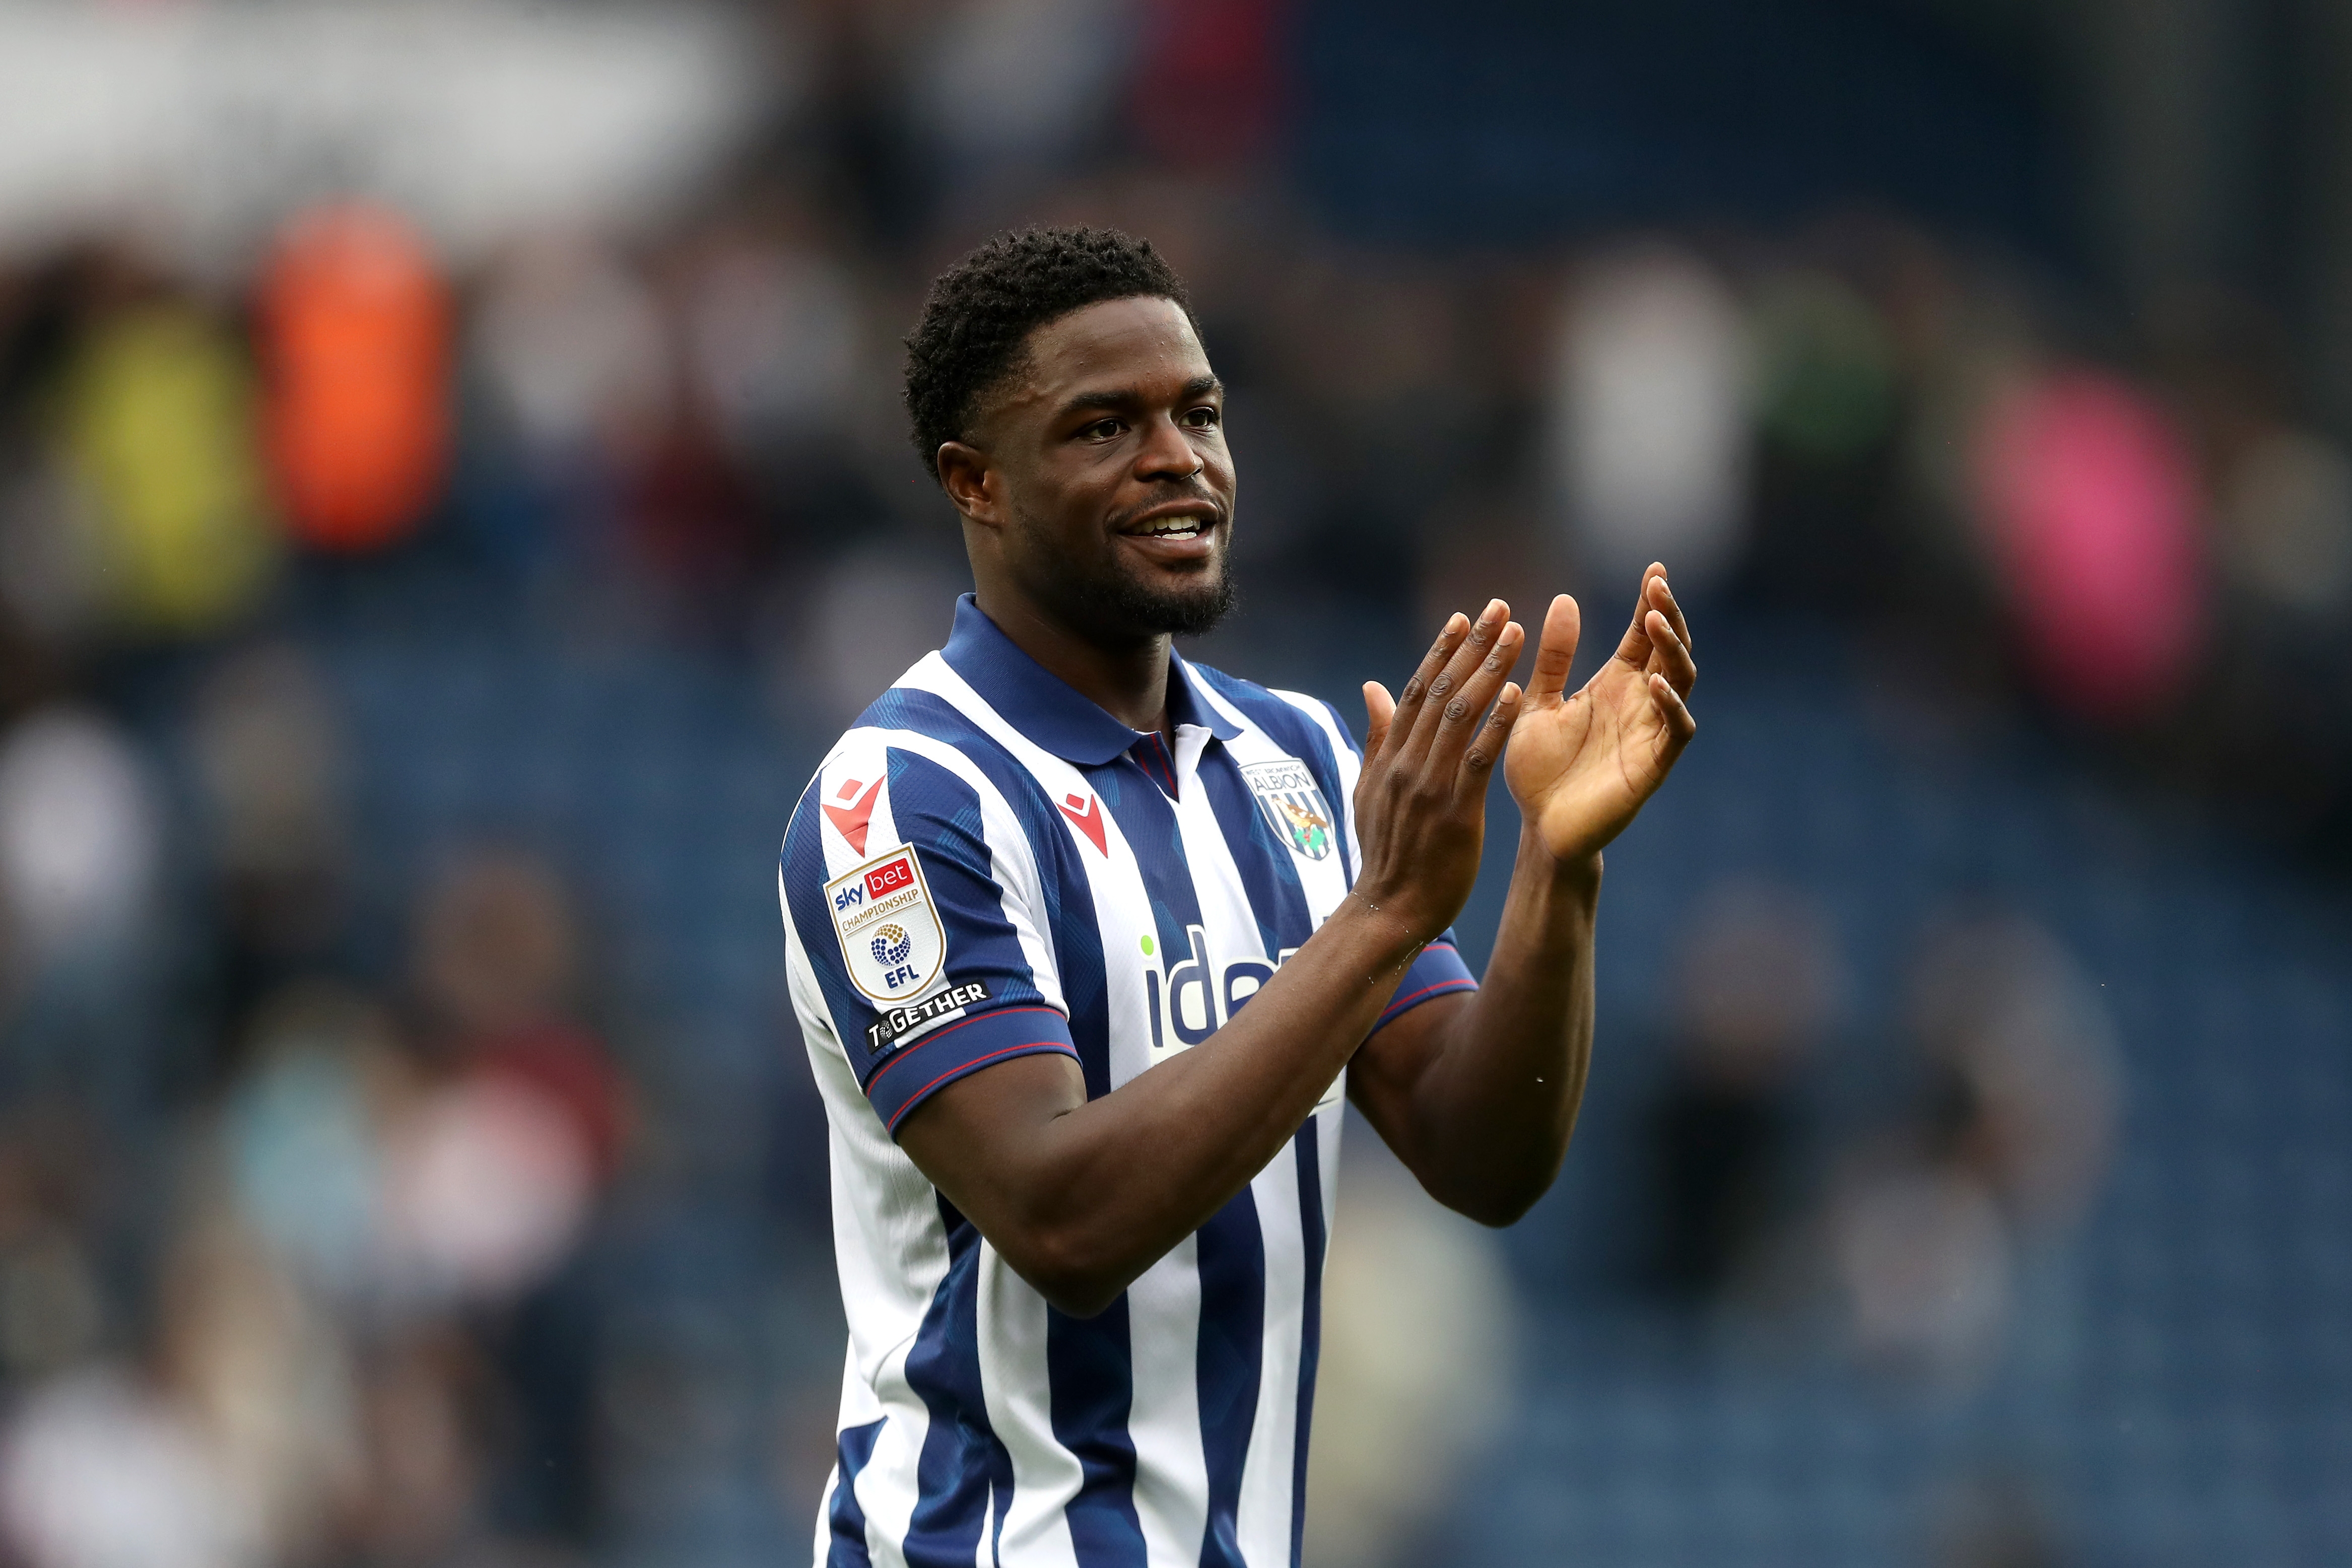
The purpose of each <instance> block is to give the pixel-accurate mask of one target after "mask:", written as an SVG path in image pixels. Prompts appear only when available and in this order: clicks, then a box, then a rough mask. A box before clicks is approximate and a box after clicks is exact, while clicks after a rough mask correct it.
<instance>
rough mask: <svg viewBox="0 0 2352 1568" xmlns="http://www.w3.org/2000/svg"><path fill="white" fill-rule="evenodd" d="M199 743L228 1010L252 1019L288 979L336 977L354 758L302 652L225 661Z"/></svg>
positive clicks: (206, 698) (347, 892)
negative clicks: (261, 1001) (250, 1012)
mask: <svg viewBox="0 0 2352 1568" xmlns="http://www.w3.org/2000/svg"><path fill="white" fill-rule="evenodd" d="M190 738H191V741H192V749H193V750H194V755H195V764H196V774H197V778H198V780H199V782H200V783H201V785H202V788H203V797H204V807H205V827H206V829H207V831H208V838H209V841H210V844H209V847H210V850H211V859H212V868H211V869H212V873H213V875H214V876H215V879H216V883H215V889H216V896H217V898H218V900H219V904H218V909H219V916H220V917H219V920H218V922H217V925H216V927H215V929H217V931H218V932H219V936H220V942H219V947H220V953H219V958H218V963H219V966H220V974H219V977H218V979H217V982H216V983H217V985H218V987H219V992H220V994H219V998H218V1006H219V1009H220V1013H221V1017H222V1018H223V1019H224V1020H233V1019H243V1018H244V1017H245V1016H246V1014H247V1010H248V1009H250V1008H251V1007H252V1006H253V1005H254V1004H255V1003H256V1002H257V1001H258V1000H259V999H260V998H262V997H263V996H264V995H266V994H268V992H270V991H273V990H275V989H276V988H278V986H280V985H282V984H285V983H286V982H288V981H290V980H294V979H297V978H300V977H303V976H305V975H314V974H318V973H320V972H324V971H331V970H332V969H333V968H334V967H335V966H336V963H337V961H338V959H339V957H340V956H341V955H340V951H339V949H340V946H341V939H342V936H343V935H344V927H345V923H346V920H347V917H348V913H349V906H350V901H351V887H350V882H351V865H350V856H351V851H352V846H351V841H350V829H349V825H348V823H347V822H346V821H345V812H346V810H347V809H348V802H347V800H346V791H347V789H348V787H349V779H348V776H347V775H348V763H347V759H346V758H345V755H344V743H343V737H342V733H341V725H340V723H339V721H338V715H337V714H336V712H335V710H334V706H333V701H332V698H331V696H330V695H329V693H328V691H327V688H326V686H325V684H324V683H323V682H322V681H321V680H320V677H319V675H318V673H317V672H316V671H315V670H314V669H313V668H312V667H311V665H310V662H309V660H308V659H307V658H306V657H305V656H304V654H303V653H302V652H301V651H300V650H299V648H297V647H295V646H294V645H292V644H289V643H277V644H267V645H263V646H259V647H256V648H252V649H249V650H247V651H245V652H242V653H236V654H235V655H233V656H231V657H229V658H227V659H226V660H224V661H222V662H221V663H220V664H218V665H216V666H215V668H214V669H213V670H212V671H211V672H210V673H209V674H207V675H206V676H205V680H204V683H203V685H201V686H200V687H199V689H198V691H197V693H196V698H195V703H194V721H193V734H192V736H191V737H190Z"/></svg>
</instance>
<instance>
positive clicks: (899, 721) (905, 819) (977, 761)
mask: <svg viewBox="0 0 2352 1568" xmlns="http://www.w3.org/2000/svg"><path fill="white" fill-rule="evenodd" d="M1035 795H1036V791H1035V789H1034V784H1033V782H1032V781H1031V780H1030V779H1029V776H1028V774H1027V771H1026V770H1025V769H1024V768H1022V767H1021V766H1020V764H1019V763H1018V762H1017V760H1016V759H1015V758H1013V757H1012V756H1011V755H1010V753H1009V752H1008V751H1007V750H1006V749H1005V748H1004V747H1003V746H1002V745H1000V744H999V743H998V742H997V741H996V740H994V739H993V738H992V737H990V736H989V735H988V734H987V733H986V732H985V731H984V730H983V729H982V727H980V726H978V725H977V724H975V723H974V721H973V720H972V719H971V717H970V716H967V715H965V714H963V713H962V712H961V710H960V709H959V708H957V707H956V706H954V705H953V704H952V703H950V701H948V700H947V699H946V698H945V697H943V696H941V695H939V694H937V693H934V692H929V691H925V690H922V689H920V688H919V687H910V686H907V685H900V686H896V687H893V688H892V689H891V690H890V691H888V692H887V693H885V694H884V695H883V696H882V697H880V698H879V699H877V701H876V702H875V703H874V704H873V706H870V707H868V708H867V709H866V712H865V713H864V714H863V715H861V716H859V719H858V722H857V723H856V724H855V725H853V726H851V727H850V728H849V729H848V730H846V731H845V732H844V733H843V735H842V736H841V737H840V738H839V739H838V740H836V741H835V743H834V745H833V747H832V748H831V749H830V750H829V751H827V752H826V754H825V758H824V762H823V764H821V765H820V766H819V768H817V771H816V775H815V777H814V778H813V779H810V780H809V783H808V786H807V788H806V789H803V791H802V794H801V798H800V800H799V802H798V804H797V806H796V807H795V809H794V810H793V817H792V821H791V825H790V827H789V828H788V829H787V831H786V834H785V841H784V874H785V878H786V880H787V882H788V883H789V882H793V881H808V880H812V879H814V880H815V881H819V882H823V881H829V880H831V879H833V878H836V877H838V876H839V875H841V874H842V873H844V872H845V870H847V869H849V868H850V867H853V866H856V865H858V864H861V863H863V862H865V861H866V859H868V858H870V857H872V856H874V855H877V854H880V853H882V852H884V851H885V850H887V849H889V848H892V847H895V846H897V845H899V844H911V845H914V846H915V847H917V848H918V849H919V850H920V851H922V852H924V854H925V855H926V857H927V858H929V859H932V860H939V859H941V858H944V859H948V860H952V861H954V862H959V863H969V864H971V865H973V866H975V867H981V868H988V867H992V866H993V867H995V868H996V869H998V870H999V871H1003V869H1005V868H1007V867H1009V866H1012V865H1026V864H1028V863H1030V862H1033V861H1034V858H1035V855H1036V841H1037V840H1038V839H1039V837H1040V836H1041V833H1042V829H1041V828H1040V827H1039V825H1038V822H1037V821H1036V819H1037V818H1038V817H1039V810H1038V805H1037V800H1036V799H1034V797H1035Z"/></svg>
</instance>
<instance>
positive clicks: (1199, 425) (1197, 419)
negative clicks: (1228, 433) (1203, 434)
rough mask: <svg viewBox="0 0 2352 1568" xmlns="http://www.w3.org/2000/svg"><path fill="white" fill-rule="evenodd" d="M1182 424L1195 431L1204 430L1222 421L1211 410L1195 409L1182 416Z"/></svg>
mask: <svg viewBox="0 0 2352 1568" xmlns="http://www.w3.org/2000/svg"><path fill="white" fill-rule="evenodd" d="M1184 423H1187V424H1189V425H1192V426H1193V427H1194V428H1196V429H1200V430H1206V429H1209V428H1211V427H1212V426H1214V425H1217V424H1221V423H1223V419H1222V417H1221V416H1220V415H1219V414H1218V413H1217V411H1216V410H1215V409H1213V408H1196V409H1193V410H1192V411H1191V412H1190V413H1186V414H1185V415H1184Z"/></svg>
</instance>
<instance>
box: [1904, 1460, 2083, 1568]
mask: <svg viewBox="0 0 2352 1568" xmlns="http://www.w3.org/2000/svg"><path fill="white" fill-rule="evenodd" d="M1927 1552H1928V1556H1927V1562H1928V1565H1929V1568H2060V1564H2062V1563H2067V1562H2071V1561H2073V1558H2072V1555H2071V1553H2068V1552H2063V1551H2062V1550H2061V1549H2060V1547H2059V1544H2058V1541H2057V1532H2056V1531H2054V1530H2053V1528H2052V1525H2051V1521H2050V1519H2049V1517H2048V1511H2047V1510H2045V1509H2044V1508H2043V1507H2042V1503H2041V1501H2040V1500H2039V1499H2038V1498H2037V1497H2036V1496H2035V1492H2034V1489H2033V1488H2032V1486H2030V1485H2029V1484H2028V1483H2027V1481H2026V1479H2024V1478H2023V1477H2021V1476H2015V1475H2009V1474H2005V1473H2002V1472H2000V1471H1992V1472H1989V1473H1983V1474H1977V1475H1969V1476H1966V1477H1963V1478H1962V1479H1960V1481H1959V1482H1958V1484H1957V1485H1955V1486H1954V1487H1952V1488H1951V1489H1950V1490H1949V1492H1948V1495H1946V1496H1944V1497H1943V1498H1940V1499H1938V1500H1937V1506H1936V1509H1935V1511H1934V1512H1933V1514H1932V1516H1931V1519H1930V1529H1929V1537H1928V1542H1927Z"/></svg>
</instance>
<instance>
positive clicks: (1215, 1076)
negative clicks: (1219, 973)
mask: <svg viewBox="0 0 2352 1568" xmlns="http://www.w3.org/2000/svg"><path fill="white" fill-rule="evenodd" d="M1417 949H1418V945H1417V943H1415V942H1414V941H1413V940H1412V938H1411V937H1410V936H1409V935H1408V934H1406V933H1405V932H1404V931H1403V929H1402V927H1401V926H1400V925H1398V923H1396V922H1395V921H1393V920H1391V919H1389V918H1387V917H1386V916H1384V915H1382V914H1381V912H1379V911H1377V910H1374V909H1371V908H1370V907H1369V906H1368V905H1365V904H1363V903H1362V902H1361V901H1360V900H1356V899H1350V900H1349V902H1348V903H1347V904H1342V905H1341V907H1340V909H1339V911H1338V912H1336V913H1335V914H1334V915H1332V917H1331V918H1330V919H1329V920H1328V921H1326V922H1325V923H1324V925H1323V926H1322V927H1321V929H1320V930H1318V932H1317V933H1316V935H1315V936H1313V937H1311V938H1309V940H1308V941H1307V944H1306V945H1305V946H1302V947H1300V949H1299V950H1298V951H1297V953H1296V954H1294V955H1292V956H1291V957H1290V959H1289V961H1288V962H1286V963H1285V964H1284V965H1283V967H1281V969H1280V970H1279V971H1278V972H1277V973H1276V975H1275V977H1273V978H1272V979H1271V980H1269V981H1268V982H1267V983H1266V985H1265V988H1262V989H1261V990H1259V991H1258V992H1257V993H1256V994H1255V995H1254V996H1253V997H1251V998H1250V1000H1249V1004H1248V1005H1247V1006H1246V1007H1245V1008H1244V1009H1241V1010H1240V1011H1239V1012H1237V1013H1236V1014H1235V1015H1234V1018H1233V1019H1231V1020H1230V1021H1229V1022H1227V1023H1226V1024H1225V1025H1224V1027H1223V1028H1222V1029H1220V1030H1217V1032H1216V1033H1214V1034H1213V1035H1212V1036H1210V1037H1209V1039H1208V1040H1204V1041H1202V1043H1201V1044H1200V1045H1198V1046H1196V1047H1193V1048H1192V1049H1191V1050H1189V1051H1181V1052H1180V1053H1178V1054H1177V1055H1175V1056H1173V1057H1171V1058H1169V1059H1168V1060H1167V1061H1163V1062H1161V1063H1160V1065H1158V1066H1157V1067H1155V1068H1153V1069H1152V1070H1151V1071H1149V1072H1145V1073H1142V1074H1139V1075H1138V1076H1137V1077H1136V1078H1134V1079H1133V1080H1131V1081H1130V1082H1128V1083H1126V1084H1124V1085H1122V1086H1121V1087H1119V1088H1118V1089H1117V1090H1115V1091H1113V1092H1111V1093H1109V1094H1107V1095H1103V1096H1101V1097H1099V1098H1097V1099H1093V1100H1086V1099H1084V1098H1083V1092H1082V1091H1081V1092H1080V1093H1079V1095H1078V1096H1077V1097H1076V1103H1066V1104H1063V1105H1059V1106H1055V1107H1052V1108H1050V1109H1047V1110H1045V1112H1043V1113H1041V1114H1040V1115H1038V1117H1037V1119H1036V1121H1035V1124H1034V1126H1033V1127H1032V1128H1031V1130H1030V1133H1029V1134H1028V1135H1026V1136H1024V1137H1022V1138H1020V1139H1019V1140H1018V1141H1017V1143H1014V1144H1012V1145H1007V1146H1005V1147H1003V1148H1001V1149H999V1150H998V1151H997V1155H996V1157H994V1158H992V1159H990V1160H988V1161H985V1162H982V1163H979V1164H976V1165H974V1166H972V1167H971V1168H970V1169H964V1170H953V1169H948V1170H937V1171H931V1174H932V1176H933V1179H934V1180H935V1181H939V1182H940V1186H941V1187H942V1190H944V1191H946V1192H947V1193H948V1196H949V1197H950V1199H951V1200H952V1201H954V1202H955V1203H957V1204H958V1206H959V1207H962V1208H964V1210H965V1211H966V1212H967V1213H968V1214H970V1215H971V1217H972V1218H973V1219H974V1220H975V1221H976V1222H977V1223H978V1224H979V1225H980V1227H981V1229H982V1233H983V1234H985V1235H987V1236H988V1237H989V1239H990V1240H991V1241H992V1243H993V1244H994V1245H995V1246H996V1248H997V1249H998V1251H999V1252H1000V1253H1003V1255H1004V1256H1005V1258H1006V1260H1007V1261H1008V1262H1010V1263H1012V1265H1013V1268H1014V1269H1015V1270H1017V1271H1018V1272H1020V1273H1021V1274H1022V1275H1023V1277H1024V1278H1025V1279H1027V1280H1028V1281H1030V1282H1031V1283H1032V1284H1034V1285H1035V1286H1037V1288H1038V1289H1039V1290H1040V1291H1043V1292H1044V1293H1045V1295H1046V1296H1047V1297H1048V1298H1049V1299H1051V1300H1052V1301H1054V1302H1055V1304H1056V1305H1057V1306H1060V1307H1062V1308H1063V1309H1064V1310H1065V1311H1070V1312H1093V1311H1097V1310H1099V1309H1100V1308H1101V1307H1102V1306H1104V1305H1107V1304H1108V1302H1109V1301H1112V1300H1113V1299H1115V1298H1116V1297H1117V1296H1118V1293H1119V1292H1120V1291H1123V1290H1125V1289H1126V1288H1127V1286H1128V1285H1129V1284H1130V1283H1131V1282H1132V1281H1134V1280H1135V1279H1136V1277H1137V1276H1139V1275H1140V1274H1141V1273H1142V1272H1143V1271H1144V1270H1146V1269H1149V1268H1150V1266H1151V1265H1152V1264H1153V1263H1155V1262H1157V1261H1158V1260H1160V1259H1161V1258H1162V1257H1165V1256H1166V1255H1167V1254H1168V1252H1169V1251H1170V1250H1171V1249H1173V1248H1174V1247H1175V1246H1176V1245H1177V1243H1179V1242H1180V1241H1181V1240H1182V1239H1184V1238H1185V1237H1187V1236H1189V1235H1191V1234H1192V1232H1193V1231H1195V1230H1197V1229H1199V1228H1200V1227H1201V1226H1202V1225H1203V1224H1204V1223H1206V1222H1207V1221H1208V1220H1209V1219H1210V1218H1212V1217H1213V1215H1215V1214H1216V1212H1217V1211H1218V1210H1219V1209H1221V1208H1223V1207H1224V1206H1225V1204H1227V1203H1228V1202H1230V1201H1231V1200H1232V1199H1233V1197H1234V1195H1235V1194H1237V1193H1239V1192H1240V1191H1241V1190H1242V1189H1243V1188H1244V1187H1245V1186H1248V1185H1249V1183H1250V1181H1251V1179H1252V1178H1253V1177H1255V1176H1256V1175H1257V1173H1258V1172H1259V1171H1261V1170H1263V1169H1264V1168H1265V1166H1266V1164H1267V1163H1268V1162H1269V1161H1271V1160H1272V1159H1273V1158H1274V1157H1275V1156H1276V1155H1278V1154H1279V1153H1281V1151H1282V1148H1283V1146H1284V1145H1285V1144H1286V1143H1287V1142H1288V1141H1289V1140H1290V1138H1291V1137H1292V1136H1293V1135H1294V1134H1296V1133H1297V1130H1298V1127H1299V1125H1300V1124H1301V1123H1303V1122H1304V1121H1305V1120H1306V1119H1307V1115H1308V1114H1309V1113H1311V1112H1312V1111H1313V1109H1314V1107H1315V1103H1316V1102H1317V1101H1318V1099H1319V1098H1321V1096H1322V1095H1323V1093H1324V1092H1326V1091H1327V1090H1328V1088H1329V1087H1330V1084H1331V1082H1332V1080H1333V1079H1335V1078H1337V1077H1338V1076H1339V1071H1340V1070H1341V1069H1342V1068H1343V1067H1344V1066H1346V1064H1347V1062H1348V1060H1349V1056H1350V1055H1352V1054H1353V1053H1354V1051H1355V1050H1356V1048H1357V1047H1358V1046H1359V1045H1360V1043H1361V1042H1362V1040H1363V1038H1364V1036H1365V1034H1366V1033H1367V1032H1368V1031H1369V1030H1370V1028H1371V1025H1372V1022H1373V1020H1374V1019H1377V1018H1378V1017H1379V1015H1380V1011H1381V1008H1382V1007H1383V1006H1384V1005H1386V1003H1387V1000H1388V998H1389V997H1390V995H1391V993H1392V992H1393V991H1394V989H1395V988H1396V983H1397V980H1398V977H1400V976H1401V975H1402V972H1403V970H1404V968H1405V967H1406V966H1407V965H1408V964H1409V963H1410V962H1411V961H1412V955H1413V953H1414V952H1415V951H1417ZM990 1080H994V1082H993V1083H991V1082H989V1081H990ZM968 1082H970V1083H971V1092H974V1093H976V1094H984V1093H989V1092H1018V1083H1019V1079H1018V1077H1017V1076H1016V1075H1013V1074H1008V1073H1004V1072H1003V1070H1001V1069H1000V1070H997V1071H992V1072H990V1073H987V1074H982V1075H978V1076H977V1077H976V1078H974V1079H973V1080H971V1081H968ZM919 1120H920V1118H919V1117H918V1118H916V1119H915V1120H910V1122H909V1124H908V1134H911V1135H910V1136H908V1137H907V1138H906V1140H905V1141H906V1143H907V1146H908V1150H909V1152H910V1153H911V1154H914V1155H916V1156H917V1162H918V1164H919V1165H922V1166H925V1168H926V1169H927V1170H930V1167H931V1164H932V1163H933V1162H930V1161H928V1160H927V1159H926V1155H927V1153H928V1150H927V1146H926V1143H925V1139H926V1137H927V1136H929V1135H930V1134H934V1133H937V1132H939V1131H940V1129H939V1128H937V1127H924V1126H921V1125H919Z"/></svg>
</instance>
